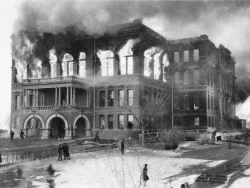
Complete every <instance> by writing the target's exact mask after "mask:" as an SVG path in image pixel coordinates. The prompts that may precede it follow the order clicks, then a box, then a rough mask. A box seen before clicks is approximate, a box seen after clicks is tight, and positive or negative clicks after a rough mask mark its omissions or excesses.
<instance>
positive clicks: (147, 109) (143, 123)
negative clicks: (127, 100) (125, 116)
mask: <svg viewBox="0 0 250 188" xmlns="http://www.w3.org/2000/svg"><path fill="white" fill-rule="evenodd" d="M142 99H143V102H142V107H141V108H140V112H139V114H137V113H135V112H134V110H133V107H131V106H126V105H123V108H124V109H126V110H127V111H129V112H130V113H131V114H132V115H133V116H134V118H135V119H136V121H137V122H138V123H139V127H140V129H141V135H142V138H141V139H142V145H143V146H144V145H145V137H144V135H145V130H146V129H147V128H148V126H149V123H150V122H153V126H154V127H156V126H155V122H156V120H157V119H159V118H160V117H164V116H166V115H168V114H169V112H170V107H171V101H170V95H169V94H168V93H167V94H166V93H160V92H148V93H147V94H145V95H144V96H143V97H142ZM157 129H158V127H157ZM160 129H161V128H160Z"/></svg>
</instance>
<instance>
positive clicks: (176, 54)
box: [174, 52, 180, 63]
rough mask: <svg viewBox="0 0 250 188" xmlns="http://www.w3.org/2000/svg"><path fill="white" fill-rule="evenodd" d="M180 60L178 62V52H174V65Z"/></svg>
mask: <svg viewBox="0 0 250 188" xmlns="http://www.w3.org/2000/svg"><path fill="white" fill-rule="evenodd" d="M179 61H180V60H179V52H174V62H175V63H178V62H179Z"/></svg>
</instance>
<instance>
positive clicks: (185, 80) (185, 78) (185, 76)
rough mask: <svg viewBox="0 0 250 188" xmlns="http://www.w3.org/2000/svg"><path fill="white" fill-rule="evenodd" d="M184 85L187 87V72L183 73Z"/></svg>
mask: <svg viewBox="0 0 250 188" xmlns="http://www.w3.org/2000/svg"><path fill="white" fill-rule="evenodd" d="M184 85H185V86H187V85H189V72H188V71H185V72H184Z"/></svg>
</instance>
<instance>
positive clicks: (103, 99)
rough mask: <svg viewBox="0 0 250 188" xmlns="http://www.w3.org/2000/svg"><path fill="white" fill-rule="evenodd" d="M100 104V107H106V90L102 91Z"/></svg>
mask: <svg viewBox="0 0 250 188" xmlns="http://www.w3.org/2000/svg"><path fill="white" fill-rule="evenodd" d="M99 106H100V107H104V106H105V91H100V96H99Z"/></svg>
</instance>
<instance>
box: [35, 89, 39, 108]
mask: <svg viewBox="0 0 250 188" xmlns="http://www.w3.org/2000/svg"><path fill="white" fill-rule="evenodd" d="M38 94H39V90H38V89H36V106H38V96H39V95H38Z"/></svg>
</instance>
